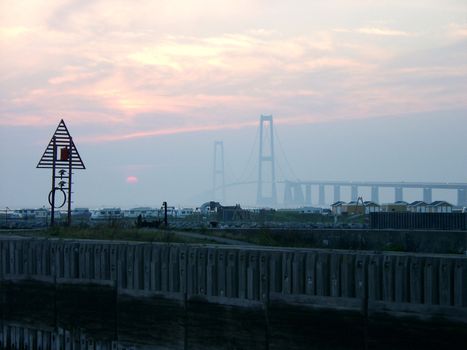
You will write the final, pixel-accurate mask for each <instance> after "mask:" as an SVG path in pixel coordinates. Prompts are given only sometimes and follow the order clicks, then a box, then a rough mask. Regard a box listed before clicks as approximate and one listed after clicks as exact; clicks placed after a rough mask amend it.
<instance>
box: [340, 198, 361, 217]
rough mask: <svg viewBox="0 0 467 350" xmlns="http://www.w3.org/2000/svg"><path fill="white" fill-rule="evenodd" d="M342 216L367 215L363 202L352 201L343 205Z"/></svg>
mask: <svg viewBox="0 0 467 350" xmlns="http://www.w3.org/2000/svg"><path fill="white" fill-rule="evenodd" d="M342 214H347V215H363V214H365V206H364V205H363V203H361V202H358V201H357V202H355V201H351V202H349V203H347V204H344V205H342Z"/></svg>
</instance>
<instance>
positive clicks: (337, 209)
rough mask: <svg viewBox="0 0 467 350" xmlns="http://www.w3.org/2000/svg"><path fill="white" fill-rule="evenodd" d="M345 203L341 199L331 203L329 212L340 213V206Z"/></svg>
mask: <svg viewBox="0 0 467 350" xmlns="http://www.w3.org/2000/svg"><path fill="white" fill-rule="evenodd" d="M344 204H345V202H343V201H338V202H335V203H333V204H331V212H332V214H333V215H342V207H343V205H344Z"/></svg>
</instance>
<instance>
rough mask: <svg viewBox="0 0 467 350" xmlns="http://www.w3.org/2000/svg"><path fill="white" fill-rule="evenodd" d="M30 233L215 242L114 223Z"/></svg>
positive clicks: (147, 240)
mask: <svg viewBox="0 0 467 350" xmlns="http://www.w3.org/2000/svg"><path fill="white" fill-rule="evenodd" d="M27 234H28V235H31V236H37V237H50V238H62V239H99V240H123V241H141V242H166V243H213V241H212V240H210V239H209V237H206V239H199V238H191V237H181V236H178V235H176V234H175V233H173V232H172V231H170V230H161V229H154V228H126V227H119V226H114V225H102V226H95V227H74V226H72V227H63V226H55V227H51V228H47V229H45V230H40V231H33V232H28V233H27Z"/></svg>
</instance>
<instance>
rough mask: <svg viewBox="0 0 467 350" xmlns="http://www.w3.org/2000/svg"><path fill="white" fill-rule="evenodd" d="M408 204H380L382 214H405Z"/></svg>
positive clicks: (398, 202)
mask: <svg viewBox="0 0 467 350" xmlns="http://www.w3.org/2000/svg"><path fill="white" fill-rule="evenodd" d="M408 205H409V203H407V202H404V201H397V202H394V203H385V204H381V211H382V212H384V213H406V212H407V207H408Z"/></svg>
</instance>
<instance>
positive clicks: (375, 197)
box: [371, 186, 379, 203]
mask: <svg viewBox="0 0 467 350" xmlns="http://www.w3.org/2000/svg"><path fill="white" fill-rule="evenodd" d="M371 200H372V201H373V202H375V203H379V187H378V186H371Z"/></svg>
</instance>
